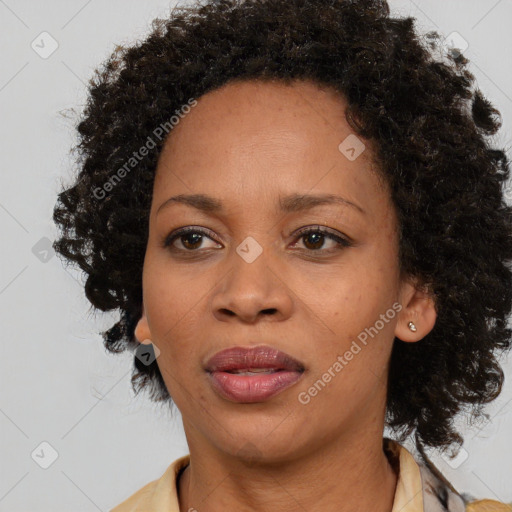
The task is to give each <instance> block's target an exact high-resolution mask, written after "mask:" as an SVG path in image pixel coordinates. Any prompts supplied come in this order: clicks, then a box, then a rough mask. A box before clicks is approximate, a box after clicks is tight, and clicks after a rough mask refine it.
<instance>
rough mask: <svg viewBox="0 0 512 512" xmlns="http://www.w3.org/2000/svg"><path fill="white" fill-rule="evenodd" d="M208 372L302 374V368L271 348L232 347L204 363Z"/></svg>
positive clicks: (298, 363) (293, 359) (289, 357)
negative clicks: (284, 372) (291, 372)
mask: <svg viewBox="0 0 512 512" xmlns="http://www.w3.org/2000/svg"><path fill="white" fill-rule="evenodd" d="M205 369H206V371H208V372H227V373H238V374H240V373H243V372H246V373H265V372H267V373H275V372H276V371H285V370H286V371H295V372H303V371H304V366H303V365H302V364H301V363H300V362H299V361H297V360H296V359H295V358H293V357H292V356H290V355H288V354H286V353H284V352H281V351H280V350H277V349H275V348H273V347H269V346H267V345H265V346H257V347H252V348H247V347H232V348H229V349H226V350H222V351H220V352H217V353H216V354H215V355H214V356H213V357H211V358H210V359H209V360H208V362H207V363H206V368H205Z"/></svg>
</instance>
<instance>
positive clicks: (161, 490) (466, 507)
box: [110, 438, 512, 512]
mask: <svg viewBox="0 0 512 512" xmlns="http://www.w3.org/2000/svg"><path fill="white" fill-rule="evenodd" d="M383 443H384V450H385V453H386V455H387V456H388V458H389V460H390V462H391V463H392V465H393V466H394V467H395V468H396V470H397V471H398V480H397V486H396V490H395V497H394V501H393V508H392V511H391V512H512V504H508V505H507V504H505V503H501V502H499V501H495V500H487V499H484V500H473V499H471V498H470V497H469V495H466V494H462V495H460V494H458V493H457V492H456V491H455V489H454V488H453V487H452V486H451V484H450V483H449V482H447V481H446V480H445V479H444V477H442V475H439V474H438V473H437V472H436V468H434V469H433V470H432V469H429V467H428V466H427V465H425V464H423V463H421V462H420V463H418V462H417V461H416V460H415V458H414V457H413V455H412V454H411V453H410V452H409V451H408V450H407V449H406V448H404V447H403V446H402V445H400V444H399V443H397V442H396V441H394V440H392V439H388V438H384V439H383ZM189 461H190V454H189V455H184V456H183V457H180V458H179V459H176V460H175V461H174V462H173V463H172V464H171V465H170V466H169V467H168V468H167V470H166V471H165V473H164V474H163V475H162V476H161V477H160V478H159V479H157V480H154V481H152V482H150V483H148V484H146V485H145V486H144V487H142V488H141V489H139V490H138V491H137V492H135V493H134V494H132V495H131V496H130V497H129V498H127V499H126V500H125V501H123V502H122V503H120V504H119V505H117V506H116V507H115V508H113V509H111V511H110V512H180V507H179V502H178V493H177V489H178V486H177V483H178V477H179V474H180V471H181V470H183V469H185V467H186V466H187V465H188V463H189Z"/></svg>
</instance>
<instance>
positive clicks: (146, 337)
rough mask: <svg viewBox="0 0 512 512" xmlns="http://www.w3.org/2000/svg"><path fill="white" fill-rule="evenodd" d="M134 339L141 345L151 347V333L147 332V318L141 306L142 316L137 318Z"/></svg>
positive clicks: (144, 309)
mask: <svg viewBox="0 0 512 512" xmlns="http://www.w3.org/2000/svg"><path fill="white" fill-rule="evenodd" d="M135 337H136V338H137V341H138V342H139V343H142V344H143V345H151V343H152V341H151V332H150V330H149V324H148V317H147V315H146V308H145V307H144V304H142V316H141V317H140V318H139V321H138V322H137V325H136V326H135Z"/></svg>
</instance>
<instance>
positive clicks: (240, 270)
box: [212, 250, 294, 323]
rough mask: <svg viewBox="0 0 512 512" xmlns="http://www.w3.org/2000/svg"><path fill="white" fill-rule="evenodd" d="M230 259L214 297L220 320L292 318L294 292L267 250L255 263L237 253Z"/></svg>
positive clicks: (250, 320) (243, 320)
mask: <svg viewBox="0 0 512 512" xmlns="http://www.w3.org/2000/svg"><path fill="white" fill-rule="evenodd" d="M230 259H231V261H230V269H229V271H228V272H227V274H226V275H225V277H224V278H223V279H222V282H221V283H220V284H219V285H218V286H217V287H216V288H215V291H214V294H213V297H212V310H213V314H214V316H215V318H217V320H220V321H223V322H227V321H239V322H243V323H256V322H259V321H283V320H285V319H287V318H289V317H290V315H291V313H292V309H293V304H294V301H293V292H292V291H291V289H290V288H289V286H288V284H287V283H286V278H285V277H284V273H283V272H282V271H281V272H280V271H279V269H278V268H277V265H276V264H275V261H271V258H270V257H267V254H266V251H265V250H263V252H262V253H261V254H260V255H259V256H258V258H257V259H256V260H254V261H252V262H251V263H249V262H247V261H245V260H244V259H243V258H242V257H241V256H240V255H239V254H238V253H236V252H233V254H232V256H231V257H230Z"/></svg>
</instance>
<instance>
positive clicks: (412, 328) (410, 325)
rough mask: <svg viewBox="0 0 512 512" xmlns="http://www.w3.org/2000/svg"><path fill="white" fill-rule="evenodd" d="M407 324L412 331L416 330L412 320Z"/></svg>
mask: <svg viewBox="0 0 512 512" xmlns="http://www.w3.org/2000/svg"><path fill="white" fill-rule="evenodd" d="M407 325H408V327H409V329H411V331H412V332H416V326H415V325H414V322H409V323H408V324H407Z"/></svg>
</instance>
